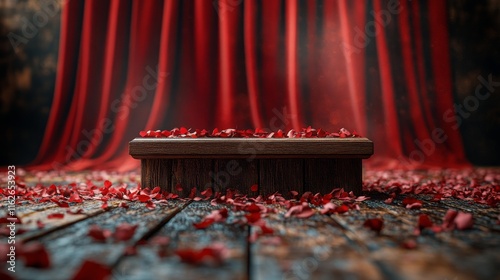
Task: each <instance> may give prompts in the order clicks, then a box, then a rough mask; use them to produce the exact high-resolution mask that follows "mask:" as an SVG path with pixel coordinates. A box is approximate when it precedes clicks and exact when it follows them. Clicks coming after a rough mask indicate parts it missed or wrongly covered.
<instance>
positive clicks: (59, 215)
mask: <svg viewBox="0 0 500 280" xmlns="http://www.w3.org/2000/svg"><path fill="white" fill-rule="evenodd" d="M62 218H64V214H63V213H52V214H49V215H47V219H62Z"/></svg>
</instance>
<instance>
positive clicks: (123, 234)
mask: <svg viewBox="0 0 500 280" xmlns="http://www.w3.org/2000/svg"><path fill="white" fill-rule="evenodd" d="M136 229H137V225H131V224H127V223H122V224H120V225H118V226H117V227H116V229H115V232H114V234H113V238H114V239H115V240H116V241H128V240H130V239H131V238H132V237H134V234H135V230H136Z"/></svg>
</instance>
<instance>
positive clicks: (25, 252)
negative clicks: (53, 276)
mask: <svg viewBox="0 0 500 280" xmlns="http://www.w3.org/2000/svg"><path fill="white" fill-rule="evenodd" d="M19 249H20V252H19V257H20V258H21V259H23V261H24V265H25V266H28V267H36V268H48V267H50V256H49V253H48V252H47V250H46V249H45V246H43V245H42V244H41V243H38V242H31V243H28V244H23V245H22V246H20V248H19Z"/></svg>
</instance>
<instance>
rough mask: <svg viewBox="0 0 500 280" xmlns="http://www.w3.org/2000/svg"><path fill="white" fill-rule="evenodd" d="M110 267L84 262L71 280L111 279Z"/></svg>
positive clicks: (88, 261) (94, 262)
mask: <svg viewBox="0 0 500 280" xmlns="http://www.w3.org/2000/svg"><path fill="white" fill-rule="evenodd" d="M111 271H112V269H111V267H109V266H106V265H104V264H101V263H98V262H96V261H93V260H85V261H84V262H83V264H82V265H81V266H80V268H79V269H78V271H77V272H76V274H75V275H74V276H73V278H72V279H73V280H88V279H93V280H106V279H110V278H111V274H112V273H111Z"/></svg>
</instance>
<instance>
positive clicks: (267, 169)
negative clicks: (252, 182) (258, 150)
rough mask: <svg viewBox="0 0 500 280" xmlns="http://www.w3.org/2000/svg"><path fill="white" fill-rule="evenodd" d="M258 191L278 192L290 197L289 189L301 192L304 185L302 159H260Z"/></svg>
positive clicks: (263, 192)
mask: <svg viewBox="0 0 500 280" xmlns="http://www.w3.org/2000/svg"><path fill="white" fill-rule="evenodd" d="M259 168H260V171H259V174H260V175H259V176H260V177H259V193H260V194H272V193H274V192H279V193H281V194H283V196H284V197H290V191H297V192H299V193H300V192H302V191H303V189H302V188H303V186H304V170H303V168H304V160H302V159H260V160H259Z"/></svg>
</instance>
